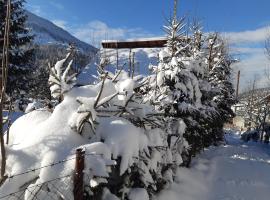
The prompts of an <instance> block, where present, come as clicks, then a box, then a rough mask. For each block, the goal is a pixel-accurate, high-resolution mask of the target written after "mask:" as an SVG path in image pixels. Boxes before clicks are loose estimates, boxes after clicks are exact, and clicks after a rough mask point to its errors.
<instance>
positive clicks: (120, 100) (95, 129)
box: [71, 70, 173, 199]
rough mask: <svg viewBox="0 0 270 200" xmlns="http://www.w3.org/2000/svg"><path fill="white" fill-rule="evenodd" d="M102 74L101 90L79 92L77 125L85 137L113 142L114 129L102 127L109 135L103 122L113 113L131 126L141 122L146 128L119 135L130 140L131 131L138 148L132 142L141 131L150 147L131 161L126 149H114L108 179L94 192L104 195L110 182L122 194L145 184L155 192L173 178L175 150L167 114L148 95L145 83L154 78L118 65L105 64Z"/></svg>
mask: <svg viewBox="0 0 270 200" xmlns="http://www.w3.org/2000/svg"><path fill="white" fill-rule="evenodd" d="M101 74H102V76H101V77H100V79H102V81H101V82H100V83H99V84H98V85H99V92H98V94H97V96H96V97H95V98H84V97H78V98H77V100H78V102H79V103H80V105H81V106H80V107H79V110H78V113H77V114H75V115H74V120H72V121H73V122H74V123H73V124H72V125H71V127H72V128H73V129H75V130H77V131H78V132H79V133H81V135H82V136H83V137H88V138H91V140H98V141H101V142H104V143H108V142H109V143H110V141H111V138H110V137H107V136H106V134H109V133H106V132H104V131H102V134H103V136H102V135H99V133H100V131H99V130H100V129H103V128H102V127H101V125H100V124H103V123H104V120H105V121H106V120H108V119H115V120H118V121H122V123H125V124H126V126H129V127H130V128H131V129H134V128H135V127H136V128H135V129H136V130H139V132H140V134H139V135H138V134H137V133H132V130H129V131H130V133H128V132H125V134H124V135H119V136H118V137H117V140H120V141H122V140H123V141H124V140H125V138H126V137H128V138H127V139H128V140H129V141H128V144H129V146H130V147H129V148H131V149H133V147H132V146H134V144H136V140H137V137H139V138H140V142H139V146H144V148H140V149H135V152H136V153H135V155H134V156H133V157H132V159H131V160H129V161H128V163H129V164H128V163H127V160H126V158H125V156H124V155H122V156H116V157H115V155H113V158H114V159H115V160H116V161H117V164H116V165H115V166H113V167H112V171H111V173H110V177H109V178H108V179H107V181H108V183H103V184H100V185H99V186H97V187H93V188H92V191H93V195H94V198H95V199H98V198H101V197H100V195H101V194H102V191H103V189H104V188H107V189H108V191H110V192H111V193H113V194H114V195H116V196H117V197H119V198H120V199H127V198H129V195H131V194H132V192H133V191H135V190H140V191H141V192H142V193H144V194H145V195H146V196H150V197H151V196H153V195H154V194H156V193H157V192H158V191H160V190H161V189H163V188H165V187H167V186H168V185H169V184H170V183H171V182H172V181H173V177H172V176H173V175H172V169H171V166H172V164H173V163H172V155H173V153H172V151H171V150H170V148H168V142H167V139H168V138H167V137H165V136H166V134H165V132H164V131H163V129H164V127H163V126H164V124H165V122H164V121H163V119H162V116H161V115H160V114H159V113H158V112H157V111H156V110H155V109H154V107H153V106H152V105H151V104H149V102H144V99H143V98H144V96H143V92H144V90H143V88H144V86H145V85H148V84H149V78H148V77H146V78H145V77H142V76H135V77H134V78H133V79H132V78H130V77H129V76H128V73H127V72H125V71H122V70H119V71H117V73H116V74H115V75H114V74H112V73H109V72H106V71H104V70H103V72H102V73H101ZM109 85H110V86H109ZM108 87H113V88H114V89H115V92H114V93H112V94H111V95H106V93H107V92H108V91H107V90H108ZM87 127H88V128H87ZM132 127H133V128H132ZM86 130H88V131H86ZM107 131H108V130H107ZM129 135H130V136H129ZM136 135H137V136H136ZM133 140H134V141H133ZM128 144H126V145H128ZM114 148H116V149H118V148H119V147H114ZM118 151H119V150H115V152H118Z"/></svg>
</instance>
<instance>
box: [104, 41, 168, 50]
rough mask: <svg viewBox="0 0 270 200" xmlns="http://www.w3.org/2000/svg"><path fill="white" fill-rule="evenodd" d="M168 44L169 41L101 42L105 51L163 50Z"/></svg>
mask: <svg viewBox="0 0 270 200" xmlns="http://www.w3.org/2000/svg"><path fill="white" fill-rule="evenodd" d="M166 43H167V39H157V40H139V41H104V42H101V44H102V47H103V48H104V49H135V48H161V47H164V46H165V44H166Z"/></svg>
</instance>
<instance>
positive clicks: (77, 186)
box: [73, 149, 85, 200]
mask: <svg viewBox="0 0 270 200" xmlns="http://www.w3.org/2000/svg"><path fill="white" fill-rule="evenodd" d="M84 156H85V152H84V151H83V149H77V150H76V160H75V173H74V180H73V183H74V187H73V194H74V200H83V193H84V188H83V170H84Z"/></svg>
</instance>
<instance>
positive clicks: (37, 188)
mask: <svg viewBox="0 0 270 200" xmlns="http://www.w3.org/2000/svg"><path fill="white" fill-rule="evenodd" d="M88 155H98V154H85V155H84V156H88ZM75 159H76V157H75V156H74V157H71V158H69V159H66V160H61V161H58V162H55V163H51V164H48V165H45V166H41V167H39V168H35V169H30V170H27V171H25V172H22V173H18V174H14V175H10V176H9V177H8V178H7V179H6V181H10V180H13V181H14V180H15V181H16V179H17V178H23V175H25V174H28V173H34V172H36V171H38V170H41V169H43V168H48V167H53V166H55V165H59V164H63V163H65V162H67V161H71V160H74V165H75ZM75 175H76V173H75V171H74V172H72V173H69V174H67V175H63V176H61V177H56V178H54V179H51V180H48V181H45V182H39V179H38V177H37V178H36V179H34V180H32V181H30V182H28V183H26V184H25V185H23V186H21V187H20V189H19V190H18V191H16V192H12V193H8V194H0V200H44V199H46V200H73V199H74V196H76V195H85V191H84V190H85V189H84V188H86V185H84V184H81V183H78V185H76V183H75V182H74V176H75ZM90 179H91V178H90V177H89V176H88V175H87V174H85V173H84V174H83V177H82V180H84V182H88V183H90ZM82 191H83V194H81V193H82ZM78 193H80V194H78ZM84 199H86V198H84Z"/></svg>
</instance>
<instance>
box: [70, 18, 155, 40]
mask: <svg viewBox="0 0 270 200" xmlns="http://www.w3.org/2000/svg"><path fill="white" fill-rule="evenodd" d="M71 32H72V33H73V35H75V36H76V37H77V38H79V39H81V40H83V41H85V42H87V43H91V44H94V45H99V43H100V42H101V40H120V39H127V38H138V37H151V36H153V34H150V33H149V32H147V31H144V30H143V29H141V28H114V27H109V26H108V25H107V24H106V23H104V22H102V21H98V20H95V21H91V22H89V23H87V24H85V25H80V26H79V27H77V28H72V30H71Z"/></svg>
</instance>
